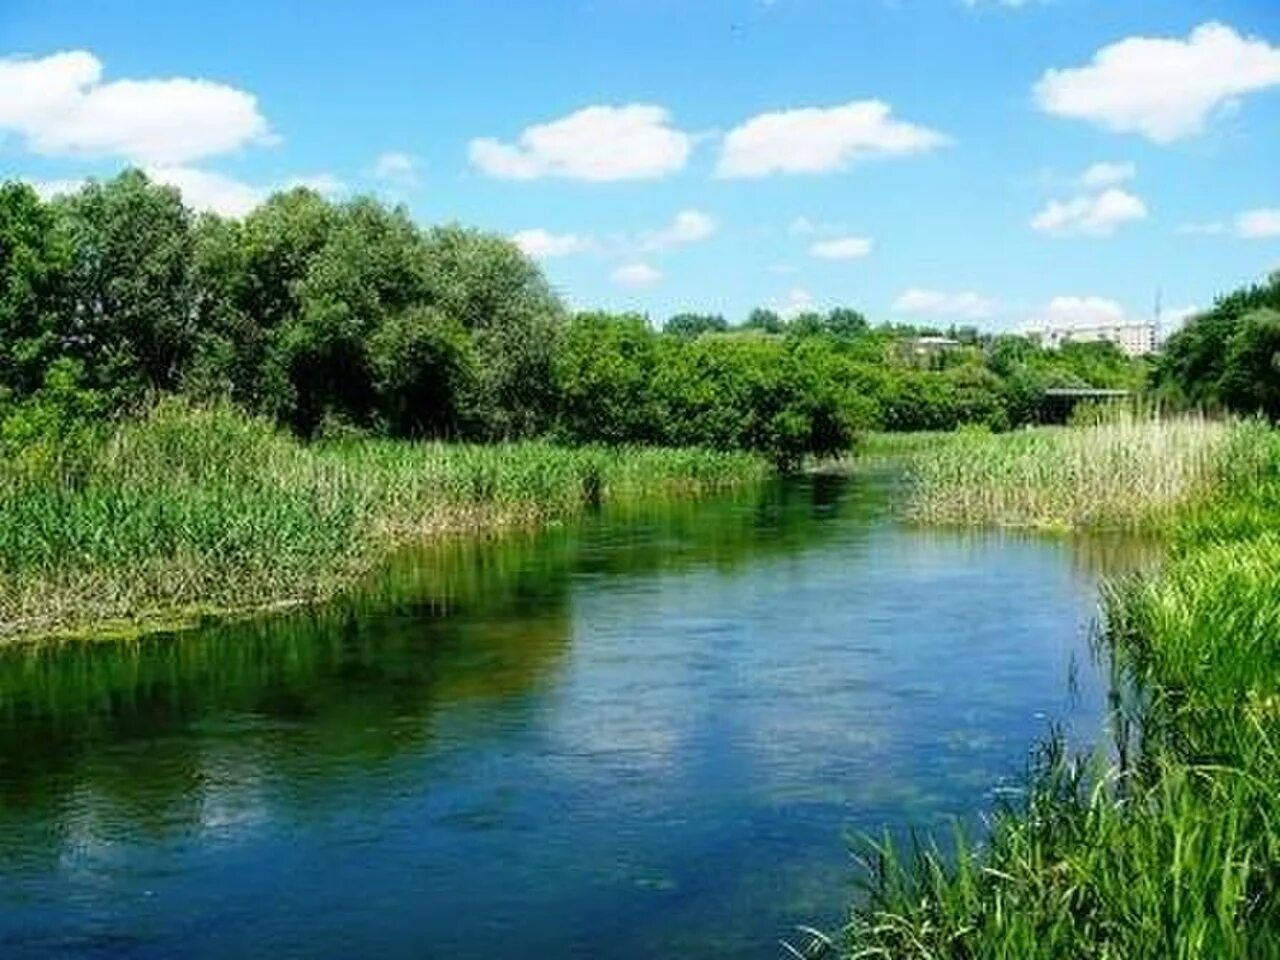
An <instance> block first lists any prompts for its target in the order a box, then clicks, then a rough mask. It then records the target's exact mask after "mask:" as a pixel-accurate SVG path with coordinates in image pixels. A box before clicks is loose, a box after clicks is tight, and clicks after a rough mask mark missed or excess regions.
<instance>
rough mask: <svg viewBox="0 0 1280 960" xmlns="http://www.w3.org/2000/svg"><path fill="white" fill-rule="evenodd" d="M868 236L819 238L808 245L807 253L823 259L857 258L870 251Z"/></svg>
mask: <svg viewBox="0 0 1280 960" xmlns="http://www.w3.org/2000/svg"><path fill="white" fill-rule="evenodd" d="M872 246H873V244H872V241H871V238H870V237H837V238H836V239H834V240H819V241H818V242H817V243H814V244H811V245H810V246H809V253H810V254H812V255H813V256H815V257H819V258H821V259H823V260H857V259H860V258H861V257H865V256H867V254H869V253H870V252H871V248H872Z"/></svg>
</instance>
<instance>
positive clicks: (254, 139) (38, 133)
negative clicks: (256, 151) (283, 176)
mask: <svg viewBox="0 0 1280 960" xmlns="http://www.w3.org/2000/svg"><path fill="white" fill-rule="evenodd" d="M102 76H103V66H102V63H101V61H99V60H98V58H97V57H95V56H94V55H93V54H91V53H89V52H87V51H84V50H75V51H70V52H65V53H55V54H52V55H50V56H47V57H43V58H40V59H19V58H12V57H10V58H4V59H0V134H5V133H7V134H11V135H15V136H17V137H19V138H20V139H21V140H22V141H23V143H24V144H25V145H26V147H27V148H28V149H30V150H32V151H33V152H35V153H40V154H45V155H50V156H83V157H124V158H126V159H128V160H130V161H133V162H136V163H142V164H149V165H156V166H176V165H182V164H185V163H188V162H190V161H193V160H198V159H201V158H204V157H210V156H215V155H217V154H222V153H227V152H229V151H232V150H236V149H238V148H240V147H243V146H246V145H248V144H252V143H265V142H270V140H271V139H272V135H271V131H270V128H269V126H268V125H267V121H266V119H265V118H264V117H263V116H262V114H261V113H260V112H259V110H258V103H257V100H256V98H254V96H253V95H252V94H249V93H246V92H244V91H243V90H237V89H236V88H234V87H230V86H226V85H224V84H220V83H214V82H212V81H209V80H198V79H189V78H185V77H175V78H169V79H156V80H113V81H110V82H103V79H102Z"/></svg>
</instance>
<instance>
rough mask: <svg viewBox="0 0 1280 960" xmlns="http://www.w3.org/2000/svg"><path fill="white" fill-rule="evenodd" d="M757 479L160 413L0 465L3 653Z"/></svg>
mask: <svg viewBox="0 0 1280 960" xmlns="http://www.w3.org/2000/svg"><path fill="white" fill-rule="evenodd" d="M765 472H766V467H765V465H764V464H763V462H762V461H760V460H759V459H757V458H755V457H752V456H749V455H745V454H736V453H717V452H713V451H705V450H671V449H659V448H628V449H605V448H596V447H586V448H579V449H566V448H558V447H554V446H551V445H549V444H545V443H517V444H499V445H492V446H469V445H447V444H441V443H400V442H390V441H367V442H365V441H347V442H343V443H337V444H329V445H316V446H304V445H302V444H299V443H298V442H296V441H295V440H293V439H292V438H290V437H288V436H285V435H283V434H281V433H279V432H277V431H276V430H275V429H274V428H273V427H272V426H271V425H270V424H269V423H267V422H265V421H262V420H258V419H254V418H250V417H246V416H244V415H243V414H240V413H238V412H235V411H233V410H232V409H229V408H212V409H200V408H194V407H191V406H188V405H185V404H183V403H180V402H177V401H169V402H164V403H161V404H160V405H158V406H157V407H155V408H154V409H153V410H151V411H150V412H149V413H148V414H147V415H146V416H145V417H143V418H142V419H140V420H138V421H136V422H129V423H124V424H121V425H118V426H116V427H114V428H112V429H110V430H104V431H102V432H99V433H97V434H95V435H90V436H87V437H86V436H81V437H79V438H77V439H76V440H75V441H68V442H62V443H54V444H37V445H30V446H27V447H25V448H23V449H21V450H18V451H15V452H13V455H11V456H9V457H7V458H6V459H5V460H4V461H3V463H0V638H3V637H12V636H16V635H24V634H25V635H38V634H50V633H59V632H77V633H79V632H89V631H93V632H100V631H105V630H114V629H117V628H120V629H123V630H125V631H127V632H136V631H137V630H138V629H140V628H142V627H144V626H145V625H148V624H156V623H173V622H180V621H183V620H189V619H192V618H194V617H199V616H201V615H203V614H206V613H211V612H227V611H233V610H243V609H254V608H259V607H264V606H271V605H279V604H291V603H298V602H308V601H314V600H319V599H323V598H325V597H328V596H331V595H333V594H334V593H335V592H337V591H338V590H340V589H342V588H343V587H344V586H345V585H347V584H349V583H350V582H351V581H352V580H353V578H355V577H358V576H359V575H360V574H361V573H363V572H364V571H365V570H367V569H368V568H369V567H370V565H371V564H373V563H375V562H376V561H377V560H378V559H379V558H380V557H382V556H384V555H385V554H386V553H387V552H389V551H390V550H392V549H394V548H395V547H397V546H399V545H401V544H403V543H406V542H409V541H411V540H414V539H421V538H425V537H432V536H438V535H441V534H444V533H449V532H460V531H477V530H493V529H498V528H502V527H506V526H511V525H516V524H520V525H529V524H539V523H545V522H548V521H554V520H557V519H560V518H563V517H567V516H569V515H571V514H573V513H575V512H577V511H580V510H582V509H583V508H584V507H587V506H589V505H592V504H596V503H601V502H604V501H606V500H628V499H639V498H646V497H655V496H672V495H697V494H701V493H707V492H711V491H714V490H719V489H725V488H728V487H732V486H736V485H740V484H744V483H749V482H752V481H755V480H758V479H759V478H761V477H762V476H763V475H764V473H765Z"/></svg>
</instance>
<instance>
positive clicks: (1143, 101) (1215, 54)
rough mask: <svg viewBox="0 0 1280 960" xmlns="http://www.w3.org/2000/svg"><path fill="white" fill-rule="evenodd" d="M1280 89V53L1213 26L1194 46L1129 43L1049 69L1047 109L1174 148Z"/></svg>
mask: <svg viewBox="0 0 1280 960" xmlns="http://www.w3.org/2000/svg"><path fill="white" fill-rule="evenodd" d="M1277 84H1280V47H1273V46H1271V45H1270V44H1268V43H1267V42H1266V41H1265V40H1263V39H1261V38H1256V37H1242V36H1240V34H1238V33H1236V32H1235V30H1233V29H1232V28H1231V27H1228V26H1226V25H1224V24H1220V23H1205V24H1202V25H1201V26H1199V27H1196V29H1195V30H1193V31H1192V32H1191V34H1190V36H1189V37H1188V38H1187V39H1186V40H1177V39H1168V38H1153V37H1128V38H1126V39H1124V40H1121V41H1119V42H1117V43H1113V44H1111V45H1109V46H1106V47H1103V48H1102V49H1101V50H1099V51H1098V52H1097V53H1095V54H1094V57H1093V62H1092V63H1090V64H1089V65H1087V66H1083V67H1070V68H1066V69H1062V70H1047V71H1046V72H1045V73H1044V75H1043V76H1041V77H1040V79H1039V81H1038V82H1037V83H1036V85H1035V91H1034V92H1035V99H1036V102H1037V104H1038V105H1039V106H1040V109H1042V110H1044V111H1045V112H1046V113H1051V114H1054V115H1057V116H1061V117H1072V118H1075V119H1079V120H1088V121H1091V122H1093V123H1097V124H1099V125H1101V126H1103V127H1106V128H1107V129H1109V130H1114V131H1117V132H1120V133H1138V134H1141V135H1142V136H1144V137H1146V138H1148V139H1149V140H1153V141H1155V142H1156V143H1171V142H1172V141H1174V140H1180V139H1183V138H1185V137H1191V136H1195V135H1196V134H1199V133H1201V132H1202V131H1203V130H1204V128H1205V125H1206V123H1207V122H1208V121H1209V119H1210V117H1211V116H1213V114H1214V113H1215V112H1216V111H1218V110H1220V109H1221V108H1223V107H1224V106H1226V105H1228V104H1231V103H1233V102H1234V101H1235V100H1236V99H1237V98H1239V97H1241V96H1243V95H1244V94H1246V93H1251V92H1253V91H1257V90H1263V89H1265V88H1267V87H1271V86H1275V85H1277Z"/></svg>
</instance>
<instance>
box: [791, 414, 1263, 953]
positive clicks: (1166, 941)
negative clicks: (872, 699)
mask: <svg viewBox="0 0 1280 960" xmlns="http://www.w3.org/2000/svg"><path fill="white" fill-rule="evenodd" d="M1125 429H1126V430H1127V431H1129V432H1130V433H1131V434H1132V433H1133V432H1134V431H1136V432H1137V434H1138V436H1139V438H1140V439H1139V440H1138V442H1139V444H1140V445H1141V446H1140V447H1139V449H1140V450H1142V451H1145V452H1142V453H1139V454H1137V456H1138V457H1139V458H1140V460H1139V462H1141V463H1145V464H1147V465H1148V466H1149V468H1150V469H1156V468H1157V467H1158V463H1159V461H1158V460H1156V459H1155V458H1154V457H1153V455H1152V453H1151V451H1152V450H1156V449H1161V450H1165V451H1171V452H1172V455H1173V456H1174V458H1175V460H1177V459H1178V458H1182V459H1181V462H1175V463H1174V464H1172V465H1171V469H1172V471H1173V472H1174V474H1175V475H1177V476H1181V477H1182V480H1181V481H1180V485H1174V486H1170V487H1164V488H1162V487H1160V486H1159V485H1158V484H1153V483H1148V484H1147V485H1144V486H1141V487H1140V488H1141V489H1143V490H1146V491H1148V492H1151V491H1156V492H1159V491H1160V490H1162V489H1163V490H1165V491H1166V493H1167V494H1169V495H1168V496H1167V497H1166V498H1165V499H1163V500H1162V501H1160V502H1159V503H1158V504H1157V505H1156V508H1155V510H1154V511H1152V512H1149V513H1147V514H1146V515H1145V516H1144V515H1143V514H1142V513H1141V512H1140V511H1138V510H1137V509H1136V507H1135V505H1134V504H1133V501H1132V499H1131V497H1130V495H1129V494H1122V495H1118V496H1117V497H1115V498H1112V501H1111V503H1110V504H1109V505H1108V508H1107V509H1108V510H1109V511H1111V512H1110V513H1103V514H1101V515H1102V516H1109V517H1117V516H1118V517H1123V518H1127V519H1130V520H1132V519H1135V518H1139V517H1143V518H1144V519H1146V520H1150V519H1151V518H1152V517H1153V516H1160V517H1164V518H1167V523H1168V528H1167V530H1166V532H1167V533H1168V534H1169V537H1170V541H1171V543H1172V547H1171V555H1170V557H1169V559H1168V562H1167V563H1166V565H1165V566H1164V567H1163V568H1162V569H1160V570H1156V571H1152V572H1147V573H1144V574H1141V575H1136V576H1134V577H1132V578H1130V579H1128V580H1125V581H1122V582H1120V583H1116V584H1113V585H1112V586H1111V588H1110V589H1109V590H1108V592H1107V595H1106V600H1105V611H1106V617H1105V623H1106V640H1107V641H1108V642H1107V644H1106V650H1107V652H1109V654H1110V656H1111V657H1112V659H1113V664H1114V667H1115V669H1116V672H1117V676H1118V677H1120V678H1121V684H1120V689H1122V690H1124V691H1127V695H1126V696H1125V698H1124V702H1123V704H1122V705H1121V706H1120V707H1118V710H1117V715H1116V729H1117V744H1116V746H1117V752H1118V756H1119V757H1120V762H1119V763H1118V764H1115V765H1112V766H1110V767H1108V766H1106V765H1105V764H1104V763H1102V762H1101V761H1100V760H1094V761H1092V762H1084V761H1081V760H1079V759H1076V758H1073V757H1072V756H1070V755H1069V754H1068V752H1067V750H1066V748H1065V747H1064V745H1063V744H1061V743H1060V742H1058V741H1056V740H1055V741H1051V742H1050V743H1049V744H1048V745H1046V747H1045V748H1044V750H1043V751H1042V753H1041V755H1040V757H1039V758H1038V761H1037V763H1036V764H1035V765H1034V767H1033V769H1032V771H1031V773H1030V776H1029V778H1028V790H1027V794H1026V797H1025V798H1024V799H1023V800H1022V801H1021V802H1019V803H1013V804H1009V805H1006V806H1005V807H1003V808H1002V809H1000V810H998V811H997V812H996V814H995V815H994V817H993V819H992V822H991V829H990V832H989V835H988V836H987V838H986V839H985V840H984V842H983V843H981V844H980V845H973V844H971V843H969V842H967V841H966V840H965V838H963V837H960V838H959V839H958V840H957V841H956V842H955V844H954V848H953V849H947V850H943V849H942V848H940V846H939V845H938V844H937V843H935V842H928V841H922V842H920V843H917V844H916V845H915V846H913V847H911V848H905V849H904V848H903V847H902V846H901V845H900V844H894V843H892V842H888V841H884V842H879V841H877V842H873V843H872V842H869V843H867V844H866V845H865V848H864V851H863V853H864V855H865V861H864V862H865V865H866V871H865V874H864V882H865V896H864V898H863V899H862V900H861V901H860V902H859V903H858V904H857V906H855V908H854V910H853V914H852V920H851V922H850V924H849V925H848V927H847V928H846V929H845V931H844V932H843V938H842V940H841V942H840V943H839V945H838V947H836V948H833V949H834V950H835V951H836V952H838V953H839V954H840V955H841V956H845V957H860V958H862V957H885V958H888V957H893V958H896V960H906V958H921V960H922V958H976V957H1045V958H1049V957H1052V958H1067V957H1115V958H1151V960H1156V958H1161V960H1163V958H1169V957H1175V958H1188V960H1189V958H1208V957H1213V958H1239V960H1246V958H1249V960H1254V958H1265V957H1275V956H1280V794H1278V793H1277V791H1276V789H1275V785H1276V784H1277V783H1280V534H1277V530H1280V434H1276V433H1274V432H1267V431H1265V430H1262V429H1260V428H1252V427H1239V426H1227V425H1223V426H1219V427H1216V428H1215V427H1213V426H1211V425H1209V424H1206V423H1204V422H1190V423H1182V424H1167V423H1166V424H1160V425H1154V426H1151V427H1149V428H1147V429H1149V430H1154V431H1159V432H1160V434H1161V435H1162V436H1163V437H1164V439H1163V440H1161V441H1158V442H1157V441H1154V440H1153V439H1152V438H1151V436H1150V435H1149V434H1148V433H1146V432H1144V429H1143V427H1142V425H1139V424H1131V425H1129V426H1127V427H1126V428H1125ZM1215 431H1224V432H1225V434H1226V436H1227V438H1228V439H1227V440H1226V441H1225V442H1224V441H1223V439H1222V436H1221V435H1220V434H1218V433H1216V432H1215ZM1109 440H1110V438H1106V437H1104V438H1103V439H1102V440H1101V441H1100V440H1099V438H1098V437H1097V436H1096V435H1093V436H1090V435H1089V434H1088V433H1087V432H1086V433H1084V434H1082V435H1080V436H1077V437H1075V438H1071V439H1067V438H1060V437H1058V436H1057V435H1054V436H1053V439H1051V440H1049V441H1046V443H1047V444H1048V445H1049V446H1050V447H1056V449H1054V450H1053V453H1052V455H1050V456H1047V457H1045V458H1044V459H1043V460H1042V463H1044V464H1045V465H1046V466H1049V465H1051V466H1056V467H1057V468H1059V469H1061V468H1063V467H1064V466H1067V465H1070V464H1073V463H1078V462H1079V460H1078V459H1076V457H1077V456H1078V455H1079V451H1080V450H1081V448H1082V445H1083V446H1084V447H1086V448H1092V449H1095V450H1096V449H1097V446H1096V445H1097V444H1098V443H1099V442H1101V443H1102V444H1103V446H1104V447H1105V444H1106V443H1107V442H1109ZM993 443H994V444H995V445H997V446H999V445H1000V444H1008V445H1009V446H1010V447H1012V448H1013V449H1011V450H1006V451H1003V452H1002V451H998V450H995V451H992V450H988V451H986V453H988V454H994V457H992V459H996V458H999V457H1007V458H1009V460H1012V461H1014V462H1018V461H1019V458H1020V457H1024V456H1025V450H1026V447H1025V446H1024V445H1025V444H1026V443H1027V441H1025V440H1021V441H1020V440H1019V439H1018V438H1013V437H1010V438H1001V439H999V440H996V441H993ZM1206 448H1213V449H1214V450H1215V451H1216V452H1215V454H1214V456H1213V458H1212V459H1211V462H1210V463H1211V465H1209V466H1206V465H1196V466H1193V467H1188V466H1187V461H1190V462H1192V463H1193V464H1198V463H1199V460H1200V458H1201V457H1203V456H1204V453H1205V450H1206ZM948 455H949V454H948ZM997 462H999V461H998V460H997ZM1006 462H1008V461H1006ZM984 469H985V468H984ZM1019 469H1020V470H1022V472H1021V475H1022V476H1024V477H1025V476H1028V475H1029V474H1028V473H1027V472H1026V471H1025V469H1023V468H1021V467H1020V468H1019ZM1122 478H1123V479H1126V480H1128V481H1130V482H1137V483H1139V484H1142V483H1143V478H1142V477H1140V476H1135V475H1133V474H1131V473H1130V474H1123V475H1122ZM1040 480H1041V483H1040V488H1039V489H1037V490H1036V491H1035V496H1036V497H1038V498H1047V496H1048V491H1057V492H1058V493H1059V494H1060V495H1063V496H1066V497H1068V498H1069V497H1074V496H1079V495H1080V492H1081V488H1082V484H1081V482H1080V478H1079V477H1076V476H1069V475H1068V476H1061V477H1060V476H1054V475H1052V474H1045V475H1042V476H1041V477H1040ZM1175 491H1176V492H1177V496H1172V494H1173V493H1174V492H1175ZM1013 492H1014V491H1012V490H1009V491H1007V493H1006V497H1007V499H1004V500H999V501H992V502H998V503H999V504H1000V505H1001V507H1002V509H1005V510H1010V509H1015V508H1022V507H1023V506H1024V505H1025V504H1026V503H1027V502H1029V501H1017V500H1015V499H1013V497H1012V494H1013ZM1100 495H1101V494H1100ZM1189 498H1191V499H1189ZM1034 502H1035V503H1036V504H1037V505H1041V504H1048V505H1050V506H1052V505H1053V501H1052V500H1049V499H1037V500H1035V501H1034ZM984 509H988V510H989V509H990V506H989V505H985V506H984ZM984 515H985V516H988V517H991V518H998V517H999V516H1000V514H996V513H987V514H982V513H980V512H978V511H976V510H975V511H974V512H973V513H971V514H966V516H970V517H974V518H977V517H980V516H984ZM1055 515H1056V516H1060V517H1067V518H1075V519H1092V518H1095V517H1097V516H1099V514H1097V513H1094V512H1072V511H1071V510H1069V509H1067V505H1062V506H1060V507H1058V508H1057V509H1056V510H1055ZM819 947H820V945H817V946H815V947H814V949H815V950H817V949H818V948H819Z"/></svg>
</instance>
